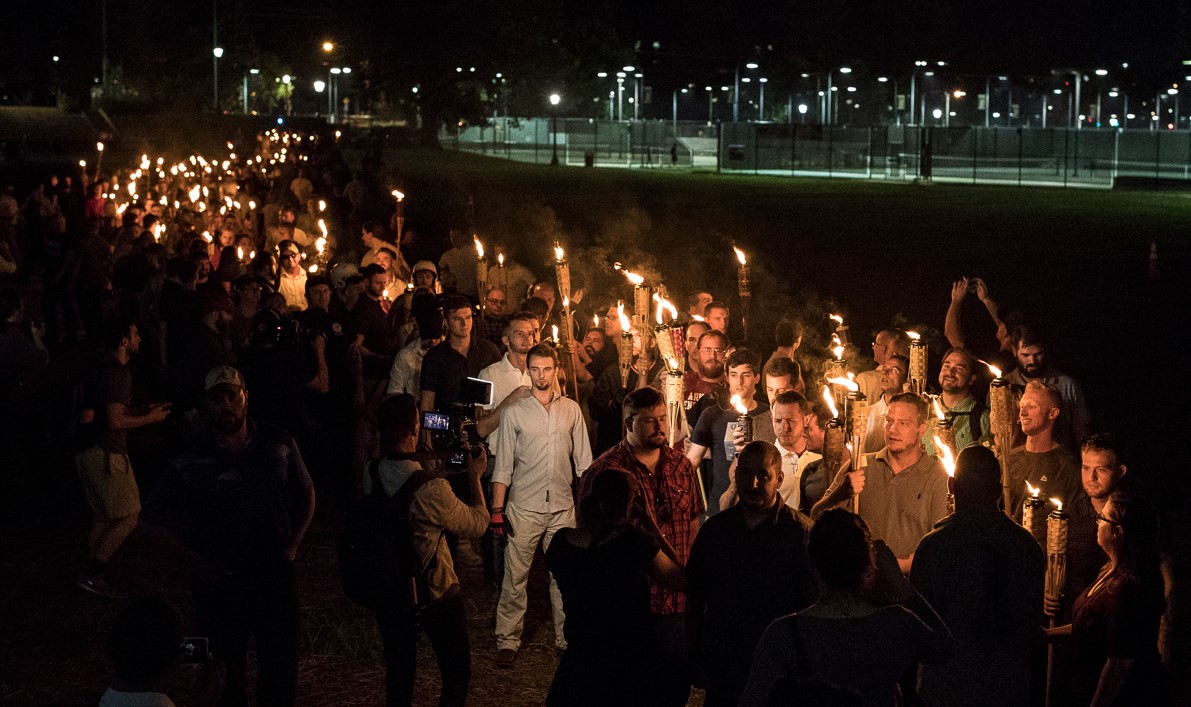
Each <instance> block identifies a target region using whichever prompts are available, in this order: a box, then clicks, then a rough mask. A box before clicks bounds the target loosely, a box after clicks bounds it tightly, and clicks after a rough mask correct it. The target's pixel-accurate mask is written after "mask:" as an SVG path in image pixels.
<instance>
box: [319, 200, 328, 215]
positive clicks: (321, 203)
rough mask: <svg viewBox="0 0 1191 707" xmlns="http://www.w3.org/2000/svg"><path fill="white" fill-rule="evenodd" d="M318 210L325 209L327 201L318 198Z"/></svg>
mask: <svg viewBox="0 0 1191 707" xmlns="http://www.w3.org/2000/svg"><path fill="white" fill-rule="evenodd" d="M318 210H319V211H320V212H322V211H326V210H327V202H325V201H323V200H322V199H319V200H318Z"/></svg>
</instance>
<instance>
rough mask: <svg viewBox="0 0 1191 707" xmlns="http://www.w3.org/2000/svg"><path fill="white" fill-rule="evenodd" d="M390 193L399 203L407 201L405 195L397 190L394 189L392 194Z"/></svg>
mask: <svg viewBox="0 0 1191 707" xmlns="http://www.w3.org/2000/svg"><path fill="white" fill-rule="evenodd" d="M390 193H391V194H392V195H393V198H394V199H396V200H397V201H404V200H405V194H402V193H401V192H399V191H397V190H396V189H394V190H393V191H392V192H390Z"/></svg>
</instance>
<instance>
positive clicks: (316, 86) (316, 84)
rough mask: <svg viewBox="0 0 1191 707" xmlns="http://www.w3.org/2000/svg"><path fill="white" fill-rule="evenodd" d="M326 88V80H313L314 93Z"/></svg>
mask: <svg viewBox="0 0 1191 707" xmlns="http://www.w3.org/2000/svg"><path fill="white" fill-rule="evenodd" d="M326 88H327V82H326V81H315V82H314V92H315V93H322V92H323V91H324V90H326Z"/></svg>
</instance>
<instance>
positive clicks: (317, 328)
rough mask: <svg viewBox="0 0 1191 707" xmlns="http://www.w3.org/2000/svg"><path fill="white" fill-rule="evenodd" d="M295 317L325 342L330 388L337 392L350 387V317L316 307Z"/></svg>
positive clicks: (351, 334) (351, 332)
mask: <svg viewBox="0 0 1191 707" xmlns="http://www.w3.org/2000/svg"><path fill="white" fill-rule="evenodd" d="M297 317H298V320H299V321H300V322H302V326H304V327H306V329H308V330H309V331H310V332H311V333H314V332H317V333H319V334H322V335H323V337H325V338H326V340H327V349H326V358H327V373H328V374H329V375H330V378H331V388H332V389H336V390H338V389H345V388H348V387H350V386H351V383H352V380H351V365H352V364H351V345H352V342H353V341H355V338H356V330H355V327H354V326H353V325H352V321H351V317H350V316H349V315H347V314H345V313H342V312H339V311H337V310H332V311H330V312H328V311H326V310H323V309H318V308H317V307H311V308H309V309H307V310H306V311H304V312H299V313H298V315H297Z"/></svg>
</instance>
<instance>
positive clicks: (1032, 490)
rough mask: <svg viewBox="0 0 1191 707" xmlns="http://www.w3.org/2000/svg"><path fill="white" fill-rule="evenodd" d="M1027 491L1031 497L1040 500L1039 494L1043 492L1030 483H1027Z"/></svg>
mask: <svg viewBox="0 0 1191 707" xmlns="http://www.w3.org/2000/svg"><path fill="white" fill-rule="evenodd" d="M1026 490H1027V491H1029V492H1030V495H1031V496H1033V497H1034V498H1038V494H1039V493H1041V492H1042V489H1040V488H1038V487H1037V486H1034V485H1033V484H1031V483H1030V482H1029V481H1027V482H1026Z"/></svg>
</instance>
